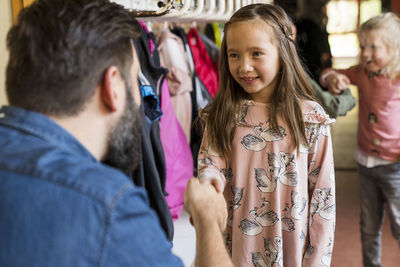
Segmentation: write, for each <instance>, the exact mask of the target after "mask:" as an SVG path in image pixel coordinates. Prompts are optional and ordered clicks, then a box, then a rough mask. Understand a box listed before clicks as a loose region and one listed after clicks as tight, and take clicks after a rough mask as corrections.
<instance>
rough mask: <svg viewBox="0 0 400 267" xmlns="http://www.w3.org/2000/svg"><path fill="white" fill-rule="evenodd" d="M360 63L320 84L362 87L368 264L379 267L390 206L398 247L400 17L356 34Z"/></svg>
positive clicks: (327, 74)
mask: <svg viewBox="0 0 400 267" xmlns="http://www.w3.org/2000/svg"><path fill="white" fill-rule="evenodd" d="M358 38H359V42H360V48H361V51H360V61H361V62H360V63H359V64H358V65H356V66H353V67H350V68H348V69H346V70H336V71H333V70H325V71H324V72H323V75H322V76H321V83H322V84H323V85H325V86H327V87H328V89H329V91H330V92H332V93H336V94H337V93H340V92H341V90H342V89H343V88H346V87H347V86H348V85H349V84H354V85H356V86H357V87H358V92H359V124H358V137H357V138H358V147H357V149H356V151H355V160H356V161H357V163H358V165H359V169H358V171H359V178H360V206H361V224H360V227H361V238H362V253H363V262H364V266H382V265H381V230H380V229H381V226H382V221H383V217H384V213H385V209H384V206H385V205H386V206H387V210H388V211H389V218H390V222H391V226H392V234H393V236H394V238H395V239H396V240H397V241H398V242H399V244H400V123H399V121H400V19H399V18H398V17H397V16H396V15H395V14H393V13H390V12H389V13H383V14H381V15H379V16H376V17H373V18H371V19H369V20H368V21H366V22H365V23H364V24H362V25H361V27H360V29H359V31H358Z"/></svg>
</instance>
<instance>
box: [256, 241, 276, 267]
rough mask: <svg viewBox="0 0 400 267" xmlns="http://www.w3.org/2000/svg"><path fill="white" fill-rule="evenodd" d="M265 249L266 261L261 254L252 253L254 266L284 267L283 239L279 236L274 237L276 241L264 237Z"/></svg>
mask: <svg viewBox="0 0 400 267" xmlns="http://www.w3.org/2000/svg"><path fill="white" fill-rule="evenodd" d="M264 248H265V251H264V256H265V260H264V258H263V256H262V254H261V253H260V252H252V253H251V259H252V262H253V265H254V266H255V267H272V266H273V267H282V266H283V253H282V239H281V238H280V237H279V236H276V237H274V240H272V239H271V238H265V237H264Z"/></svg>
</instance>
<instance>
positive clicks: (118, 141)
mask: <svg viewBox="0 0 400 267" xmlns="http://www.w3.org/2000/svg"><path fill="white" fill-rule="evenodd" d="M125 86H126V88H127V90H126V92H127V99H126V100H127V101H126V108H125V112H124V114H122V117H121V118H120V119H119V121H118V122H117V124H116V125H115V127H114V128H113V129H112V130H111V132H110V133H109V138H108V147H107V152H106V156H105V157H104V160H103V162H104V163H105V164H107V165H110V166H112V167H115V168H117V169H120V170H121V171H123V172H125V173H129V172H131V171H133V170H135V169H136V167H137V166H138V165H139V162H140V124H141V119H140V118H141V116H140V112H139V107H137V106H136V104H135V103H134V100H133V96H132V93H131V91H130V89H131V88H132V87H131V85H130V82H129V81H127V80H125Z"/></svg>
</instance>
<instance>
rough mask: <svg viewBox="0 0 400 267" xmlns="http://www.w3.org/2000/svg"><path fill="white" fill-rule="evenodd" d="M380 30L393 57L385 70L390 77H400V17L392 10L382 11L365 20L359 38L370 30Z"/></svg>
mask: <svg viewBox="0 0 400 267" xmlns="http://www.w3.org/2000/svg"><path fill="white" fill-rule="evenodd" d="M372 30H375V31H379V32H380V34H381V37H382V38H383V42H384V43H385V44H386V45H387V46H388V47H389V49H390V53H391V59H390V61H389V64H388V65H387V66H386V68H385V71H386V72H387V74H388V75H389V77H390V78H393V79H396V78H399V77H400V18H399V17H398V16H396V15H395V14H394V13H392V12H386V13H382V14H380V15H378V16H375V17H372V18H370V19H369V20H367V21H366V22H364V23H363V24H362V25H361V26H360V28H359V30H358V33H357V35H358V38H359V39H360V38H361V37H362V36H363V34H365V33H366V32H368V31H372Z"/></svg>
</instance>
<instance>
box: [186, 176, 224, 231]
mask: <svg viewBox="0 0 400 267" xmlns="http://www.w3.org/2000/svg"><path fill="white" fill-rule="evenodd" d="M184 204H185V209H186V211H187V212H188V213H189V214H190V216H191V218H192V222H193V224H194V226H198V225H199V224H213V223H217V225H218V227H219V229H220V230H221V232H222V231H223V230H225V227H226V220H227V216H228V211H227V205H226V201H225V198H224V196H223V194H222V192H217V190H216V188H215V187H214V185H212V184H211V183H200V181H199V179H197V178H192V179H190V180H189V182H188V184H187V186H186V190H185V195H184Z"/></svg>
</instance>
